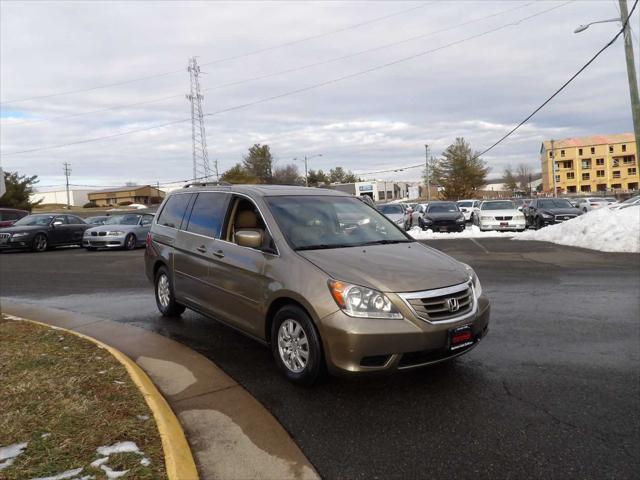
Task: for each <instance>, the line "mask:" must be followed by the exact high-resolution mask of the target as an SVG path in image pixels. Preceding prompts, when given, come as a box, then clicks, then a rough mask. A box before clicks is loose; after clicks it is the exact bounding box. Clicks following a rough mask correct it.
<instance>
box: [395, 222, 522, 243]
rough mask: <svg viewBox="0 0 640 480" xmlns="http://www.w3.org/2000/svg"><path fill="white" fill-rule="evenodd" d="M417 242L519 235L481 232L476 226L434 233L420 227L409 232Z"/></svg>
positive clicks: (510, 232) (514, 233)
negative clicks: (458, 230) (456, 230)
mask: <svg viewBox="0 0 640 480" xmlns="http://www.w3.org/2000/svg"><path fill="white" fill-rule="evenodd" d="M407 233H408V234H409V235H411V236H412V237H413V238H415V239H416V240H438V239H445V238H446V239H448V238H490V237H494V238H495V237H501V238H508V237H513V236H515V235H520V234H519V233H516V232H513V231H507V232H500V231H487V232H481V231H480V229H479V228H478V227H477V226H476V225H470V226H467V227H466V228H465V229H464V230H463V231H461V232H434V231H433V230H421V229H420V227H413V228H412V229H411V230H409V231H408V232H407Z"/></svg>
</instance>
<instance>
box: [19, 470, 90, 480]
mask: <svg viewBox="0 0 640 480" xmlns="http://www.w3.org/2000/svg"><path fill="white" fill-rule="evenodd" d="M80 472H82V467H80V468H74V469H73V470H67V471H66V472H62V473H59V474H57V475H54V476H53V477H38V478H32V479H31V480H65V479H66V478H72V477H75V476H77V475H78V474H79V473H80Z"/></svg>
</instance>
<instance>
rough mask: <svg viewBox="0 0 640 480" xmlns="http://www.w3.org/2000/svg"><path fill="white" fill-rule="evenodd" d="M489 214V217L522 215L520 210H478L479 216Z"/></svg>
mask: <svg viewBox="0 0 640 480" xmlns="http://www.w3.org/2000/svg"><path fill="white" fill-rule="evenodd" d="M484 215H487V216H490V217H509V216H511V217H515V216H516V215H522V212H521V211H520V210H511V209H509V210H480V216H481V217H482V216H484Z"/></svg>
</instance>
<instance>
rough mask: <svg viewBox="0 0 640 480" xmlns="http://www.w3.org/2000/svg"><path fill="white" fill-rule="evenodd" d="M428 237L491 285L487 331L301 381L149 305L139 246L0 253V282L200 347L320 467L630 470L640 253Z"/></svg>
mask: <svg viewBox="0 0 640 480" xmlns="http://www.w3.org/2000/svg"><path fill="white" fill-rule="evenodd" d="M426 243H428V244H429V245H431V246H434V247H435V248H438V249H441V250H443V251H445V252H447V253H449V254H450V255H452V256H454V257H455V258H457V259H459V260H461V261H464V262H466V263H469V264H470V265H471V266H473V267H474V268H475V269H476V271H477V273H478V275H479V277H480V279H481V281H482V284H483V288H484V290H485V291H486V292H487V294H488V296H489V298H490V299H491V300H492V319H491V326H490V332H489V335H488V337H487V338H486V339H485V340H483V342H482V343H481V344H480V345H479V346H478V347H477V348H476V349H475V350H474V351H473V352H471V353H469V354H468V355H466V356H463V357H461V358H459V359H458V360H457V361H455V362H453V363H451V364H448V365H442V366H436V367H431V368H427V369H421V370H414V371H409V372H404V373H402V374H398V375H394V376H390V377H382V378H366V379H357V380H344V379H328V380H327V381H325V382H324V383H322V384H320V385H319V386H316V387H314V388H311V389H304V388H300V387H295V386H293V385H291V384H289V383H288V382H286V381H285V380H284V379H283V378H281V377H280V375H279V373H278V371H277V370H276V367H275V365H274V364H273V362H272V360H271V356H270V352H269V350H268V349H267V348H265V347H263V346H261V345H259V344H257V343H255V342H254V341H252V340H249V339H247V338H245V337H244V336H242V335H240V334H238V333H236V332H234V331H233V330H231V329H229V328H227V327H225V326H223V325H221V324H219V323H217V322H215V321H212V320H208V319H206V318H204V317H202V316H200V315H198V314H195V313H193V312H187V313H186V314H185V315H184V317H183V319H181V320H179V321H169V320H165V319H163V318H161V317H160V316H159V314H158V313H157V311H156V308H155V303H154V299H153V293H152V289H151V286H150V285H149V284H148V283H147V280H146V277H145V276H144V272H143V251H142V250H137V251H133V252H121V251H107V252H92V253H89V252H85V251H83V250H80V249H75V248H69V249H61V250H55V251H51V252H46V253H43V254H31V253H8V252H5V253H2V254H0V296H1V297H2V298H5V299H10V300H13V301H16V302H23V303H35V304H38V305H41V306H45V307H55V308H63V309H68V310H72V311H76V312H84V313H87V314H91V315H96V316H101V317H105V318H110V319H112V320H116V321H120V322H124V323H129V324H133V325H136V326H140V327H143V328H148V329H151V330H154V331H156V332H158V333H161V334H163V335H167V336H169V337H171V338H174V339H177V340H179V341H181V342H183V343H185V344H187V345H189V346H191V347H192V348H194V349H196V350H198V351H200V352H201V353H203V354H204V355H206V356H208V357H209V358H211V359H212V360H213V361H214V362H216V363H217V364H218V365H219V366H220V367H221V368H223V369H224V370H225V371H226V372H227V373H229V374H230V375H231V376H233V377H234V378H235V379H236V380H237V381H239V382H240V383H241V384H242V385H244V386H245V387H246V388H247V389H248V390H249V391H250V392H251V393H252V394H253V395H254V396H255V397H256V398H257V399H258V400H259V401H260V402H262V403H263V404H264V405H265V406H266V407H267V408H268V409H269V410H270V411H271V412H272V413H273V414H274V415H275V416H276V417H277V418H278V419H279V420H280V421H281V422H282V424H283V425H284V426H285V428H286V429H287V430H288V431H289V432H290V433H291V435H292V436H293V437H294V438H295V440H296V441H297V442H298V444H299V445H300V447H301V448H302V450H303V451H304V452H305V453H306V455H307V456H308V457H309V459H310V460H311V462H312V463H313V464H314V465H315V466H316V468H317V470H318V471H319V472H320V473H321V475H323V477H325V478H331V479H333V478H367V479H369V478H430V479H438V478H447V479H448V478H452V477H462V478H466V477H474V478H542V477H546V478H617V479H619V478H637V471H638V468H639V467H640V450H639V449H638V448H637V446H638V444H639V443H640V427H639V426H640V386H639V383H638V371H639V368H638V367H639V366H640V324H639V322H638V320H639V319H640V299H639V296H638V292H640V255H634V254H611V253H601V252H593V251H588V250H582V249H576V248H569V247H561V246H557V245H552V244H546V243H539V242H521V241H511V240H508V239H500V238H498V239H493V238H491V239H482V240H480V239H458V240H436V241H429V242H426ZM425 268H427V267H426V266H425Z"/></svg>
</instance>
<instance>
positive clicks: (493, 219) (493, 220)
mask: <svg viewBox="0 0 640 480" xmlns="http://www.w3.org/2000/svg"><path fill="white" fill-rule="evenodd" d="M473 222H474V224H475V225H477V226H478V227H479V228H480V231H481V232H484V231H486V230H505V231H506V230H516V231H519V232H522V231H524V230H525V229H526V228H527V224H526V221H525V219H524V214H523V213H522V212H521V211H520V210H518V207H516V204H515V203H514V202H512V201H511V200H485V201H484V202H482V203H481V204H480V207H479V208H477V209H476V210H475V211H474V215H473Z"/></svg>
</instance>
